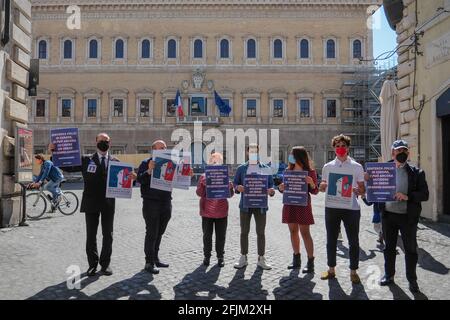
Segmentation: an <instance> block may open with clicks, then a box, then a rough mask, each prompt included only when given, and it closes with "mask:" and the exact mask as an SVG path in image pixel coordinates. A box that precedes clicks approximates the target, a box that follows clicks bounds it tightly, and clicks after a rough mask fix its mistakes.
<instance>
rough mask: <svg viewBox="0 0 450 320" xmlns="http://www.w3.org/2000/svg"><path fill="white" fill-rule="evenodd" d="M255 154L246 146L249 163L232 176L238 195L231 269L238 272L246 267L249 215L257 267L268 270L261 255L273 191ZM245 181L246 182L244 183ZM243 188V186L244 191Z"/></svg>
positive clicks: (253, 148)
mask: <svg viewBox="0 0 450 320" xmlns="http://www.w3.org/2000/svg"><path fill="white" fill-rule="evenodd" d="M258 151H259V148H258V145H257V144H250V146H249V147H248V148H247V157H248V159H249V161H248V162H246V163H245V164H243V165H241V166H239V167H238V169H237V171H236V174H235V176H234V183H233V184H234V186H235V191H236V193H240V194H241V201H240V203H239V209H240V211H241V214H240V221H241V257H240V259H239V261H238V262H237V263H235V265H234V267H235V268H236V269H241V268H244V267H246V266H247V265H248V260H247V254H248V234H249V233H250V221H251V218H252V215H253V216H254V217H255V223H256V234H257V245H258V266H259V267H261V268H263V269H264V270H270V269H272V267H271V266H270V265H269V264H267V263H266V259H265V257H264V254H265V250H266V237H265V228H266V217H267V216H266V213H267V210H268V205H267V195H270V196H271V197H273V196H274V195H275V190H274V189H273V178H272V170H271V169H270V167H269V166H267V165H265V164H263V163H261V162H260V161H259V154H258ZM247 179H249V181H246V180H247ZM245 185H247V188H246V187H245ZM247 193H248V194H247Z"/></svg>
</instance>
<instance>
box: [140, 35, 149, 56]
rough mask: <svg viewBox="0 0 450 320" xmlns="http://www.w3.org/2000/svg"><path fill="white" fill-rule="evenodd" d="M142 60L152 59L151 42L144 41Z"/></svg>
mask: <svg viewBox="0 0 450 320" xmlns="http://www.w3.org/2000/svg"><path fill="white" fill-rule="evenodd" d="M141 58H142V59H150V40H148V39H145V40H144V41H142V47H141Z"/></svg>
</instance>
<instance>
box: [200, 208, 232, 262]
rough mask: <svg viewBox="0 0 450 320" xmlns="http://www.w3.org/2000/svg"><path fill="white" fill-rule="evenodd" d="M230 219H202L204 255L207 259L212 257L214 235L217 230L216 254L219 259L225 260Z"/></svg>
mask: <svg viewBox="0 0 450 320" xmlns="http://www.w3.org/2000/svg"><path fill="white" fill-rule="evenodd" d="M227 224H228V218H227V217H225V218H220V219H214V218H205V217H202V229H203V254H204V255H205V257H211V251H212V235H213V231H214V228H215V229H216V254H217V258H219V259H220V258H223V255H224V253H225V237H226V233H227Z"/></svg>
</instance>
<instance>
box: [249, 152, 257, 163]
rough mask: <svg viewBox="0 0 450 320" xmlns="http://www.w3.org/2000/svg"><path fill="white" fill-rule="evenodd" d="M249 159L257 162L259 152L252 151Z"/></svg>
mask: <svg viewBox="0 0 450 320" xmlns="http://www.w3.org/2000/svg"><path fill="white" fill-rule="evenodd" d="M248 159H249V161H250V162H257V161H259V155H258V154H257V153H250V154H249V155H248Z"/></svg>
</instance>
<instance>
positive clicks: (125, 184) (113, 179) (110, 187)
mask: <svg viewBox="0 0 450 320" xmlns="http://www.w3.org/2000/svg"><path fill="white" fill-rule="evenodd" d="M131 173H133V166H132V165H131V164H127V163H122V162H115V161H111V162H110V163H109V166H108V179H107V185H106V186H107V188H106V197H107V198H126V199H131V197H132V192H133V179H131V177H130V174H131Z"/></svg>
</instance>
